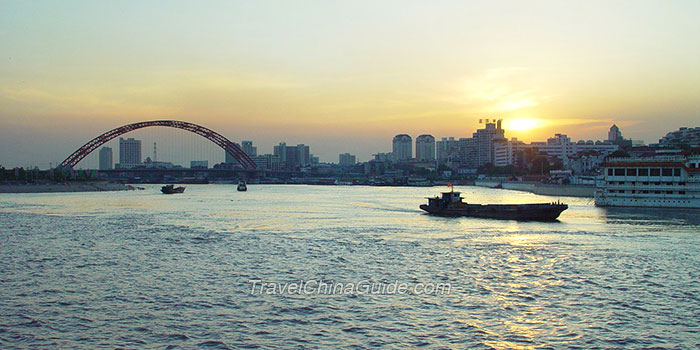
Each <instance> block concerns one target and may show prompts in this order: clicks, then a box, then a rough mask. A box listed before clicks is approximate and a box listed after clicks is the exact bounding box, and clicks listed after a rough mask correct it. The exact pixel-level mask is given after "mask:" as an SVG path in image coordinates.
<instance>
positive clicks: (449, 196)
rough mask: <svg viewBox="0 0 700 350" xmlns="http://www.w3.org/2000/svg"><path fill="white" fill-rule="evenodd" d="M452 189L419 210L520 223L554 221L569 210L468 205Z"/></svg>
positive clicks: (556, 206)
mask: <svg viewBox="0 0 700 350" xmlns="http://www.w3.org/2000/svg"><path fill="white" fill-rule="evenodd" d="M462 199H463V198H462V197H461V196H460V193H459V192H455V191H454V189H453V190H452V191H450V192H443V193H442V197H438V196H435V197H433V198H428V204H421V206H420V208H421V209H423V210H425V211H426V212H428V213H429V214H432V215H439V216H469V217H475V218H486V219H502V220H520V221H555V220H556V219H557V218H558V217H559V214H561V212H563V211H564V210H566V209H567V208H569V206H568V205H566V204H563V203H559V202H556V203H533V204H469V203H465V202H463V201H462Z"/></svg>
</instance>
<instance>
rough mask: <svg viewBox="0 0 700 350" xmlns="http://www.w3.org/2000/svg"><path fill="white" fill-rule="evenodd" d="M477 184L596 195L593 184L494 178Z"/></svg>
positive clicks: (553, 193) (548, 193)
mask: <svg viewBox="0 0 700 350" xmlns="http://www.w3.org/2000/svg"><path fill="white" fill-rule="evenodd" d="M474 185H475V186H480V187H490V188H499V186H500V188H503V189H506V190H515V191H525V192H530V193H534V194H539V195H544V196H562V197H591V198H593V197H594V195H595V190H596V187H595V186H593V185H555V184H543V183H539V182H524V181H494V180H477V181H475V182H474Z"/></svg>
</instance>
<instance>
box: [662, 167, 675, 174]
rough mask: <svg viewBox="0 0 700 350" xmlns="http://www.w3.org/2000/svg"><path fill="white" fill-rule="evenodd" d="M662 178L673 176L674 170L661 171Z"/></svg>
mask: <svg viewBox="0 0 700 350" xmlns="http://www.w3.org/2000/svg"><path fill="white" fill-rule="evenodd" d="M661 174H662V176H673V169H671V168H665V169H662V170H661Z"/></svg>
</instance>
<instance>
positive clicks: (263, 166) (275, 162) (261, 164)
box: [252, 154, 280, 171]
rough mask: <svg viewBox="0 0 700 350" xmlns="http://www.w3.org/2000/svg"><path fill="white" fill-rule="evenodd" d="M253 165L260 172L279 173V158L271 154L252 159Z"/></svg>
mask: <svg viewBox="0 0 700 350" xmlns="http://www.w3.org/2000/svg"><path fill="white" fill-rule="evenodd" d="M252 159H253V162H255V165H256V166H257V168H258V169H260V170H268V171H279V170H280V157H279V156H275V155H272V154H263V155H261V156H255V157H253V158H252Z"/></svg>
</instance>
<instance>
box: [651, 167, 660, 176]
mask: <svg viewBox="0 0 700 350" xmlns="http://www.w3.org/2000/svg"><path fill="white" fill-rule="evenodd" d="M660 174H661V172H660V171H659V169H658V168H653V169H649V175H651V176H659V175H660Z"/></svg>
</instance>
